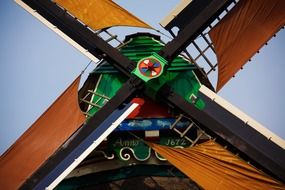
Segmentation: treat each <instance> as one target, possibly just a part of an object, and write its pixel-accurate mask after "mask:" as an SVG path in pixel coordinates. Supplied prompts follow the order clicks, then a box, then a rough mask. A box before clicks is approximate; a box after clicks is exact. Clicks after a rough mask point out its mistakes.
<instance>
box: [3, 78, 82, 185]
mask: <svg viewBox="0 0 285 190" xmlns="http://www.w3.org/2000/svg"><path fill="white" fill-rule="evenodd" d="M79 82H80V76H79V77H77V78H76V80H75V81H74V82H73V83H72V84H71V85H70V86H69V87H68V88H67V89H66V90H65V91H64V92H63V94H61V96H59V97H58V98H57V100H56V101H55V102H54V103H53V104H52V105H51V106H50V107H49V108H48V109H47V110H46V111H45V112H44V113H43V114H42V115H41V116H40V117H39V118H38V119H37V120H36V122H35V123H34V124H33V125H32V126H31V127H30V128H29V129H28V130H27V131H26V132H25V133H24V134H23V135H22V136H21V137H20V138H19V139H18V140H17V141H16V142H15V143H14V144H13V145H12V146H11V147H10V148H9V149H8V150H7V151H6V152H5V153H4V154H3V155H1V157H0V187H1V189H3V190H4V189H5V190H14V189H18V188H19V187H20V186H21V185H22V184H23V183H24V182H25V181H26V180H27V179H28V178H29V177H30V176H31V175H32V174H33V173H34V172H35V171H36V170H37V169H38V168H39V167H40V166H41V165H42V164H43V163H44V162H45V161H46V160H47V159H48V158H49V157H50V156H52V154H53V153H54V152H55V151H56V150H57V149H58V148H59V147H60V146H61V145H62V144H63V143H64V142H65V141H66V140H67V139H68V138H69V137H70V136H71V135H72V134H73V133H74V132H75V131H76V130H77V129H78V128H79V127H80V126H81V125H82V124H83V122H84V121H85V116H84V115H83V114H82V112H81V110H80V108H79V105H78V86H79Z"/></svg>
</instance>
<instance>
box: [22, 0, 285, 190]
mask: <svg viewBox="0 0 285 190" xmlns="http://www.w3.org/2000/svg"><path fill="white" fill-rule="evenodd" d="M22 2H24V3H25V4H27V5H28V6H29V7H31V8H32V9H34V10H36V11H37V12H38V13H39V14H40V15H41V16H42V17H44V18H45V19H46V20H47V21H48V22H50V23H52V24H53V25H54V26H56V27H57V28H58V29H60V30H61V31H62V32H64V33H65V34H66V35H68V36H69V37H70V38H71V39H73V40H74V41H75V42H77V43H78V44H79V45H81V46H82V47H84V48H85V49H87V50H88V51H89V52H90V53H91V54H93V55H94V56H96V57H97V58H103V59H105V60H106V61H108V62H109V63H110V64H112V65H113V66H114V67H116V68H117V69H118V70H119V71H120V72H121V73H122V74H124V75H126V76H127V77H130V79H129V80H128V81H127V83H126V84H125V85H124V86H123V87H122V88H121V89H120V90H119V91H118V93H117V94H116V95H115V97H114V98H113V99H111V100H110V101H109V102H108V103H107V104H106V106H104V107H103V108H102V109H100V110H99V111H98V113H97V114H95V116H93V117H92V118H91V119H90V120H89V121H88V122H87V124H86V125H85V126H84V127H83V128H82V130H80V131H79V132H78V134H76V135H75V136H74V138H72V139H70V142H69V143H68V144H67V145H66V147H62V148H61V149H60V150H58V152H57V153H56V154H55V155H54V156H53V157H52V158H50V159H48V160H47V162H46V163H45V164H44V165H43V166H42V167H41V168H40V169H39V170H38V171H36V172H35V173H34V174H33V175H32V176H31V178H29V179H28V180H27V181H26V183H25V184H24V185H23V186H22V187H21V189H34V188H35V187H36V186H37V184H38V183H39V182H40V181H41V180H42V179H44V178H45V177H46V176H47V175H48V174H49V173H50V172H51V171H52V170H53V168H54V167H55V166H57V164H59V163H60V162H61V161H62V160H63V159H64V158H65V157H67V156H68V154H70V153H71V151H72V150H73V149H74V148H75V147H76V146H77V145H78V144H80V142H82V141H83V140H84V138H86V137H87V136H88V135H89V134H90V133H92V131H94V130H95V129H96V128H97V127H98V126H99V125H100V124H101V123H102V122H104V120H105V118H107V117H108V115H109V114H111V113H112V111H113V110H115V109H117V108H118V107H119V106H120V105H122V103H123V102H125V101H126V100H129V99H130V98H131V97H132V96H134V94H136V92H137V91H143V86H144V82H143V81H142V80H141V79H139V78H137V77H135V76H131V71H133V70H134V68H135V67H136V65H135V63H133V62H132V61H130V60H129V59H128V58H126V57H125V56H123V55H122V54H121V53H120V52H119V51H118V50H117V49H115V48H113V47H112V46H110V45H109V44H107V42H105V41H104V40H102V39H100V38H99V37H97V36H96V35H95V34H94V33H93V32H92V31H90V30H89V29H88V28H87V27H86V26H84V25H83V24H82V23H80V22H79V21H77V20H76V19H75V18H74V17H72V16H71V15H69V14H68V13H67V12H66V11H64V10H63V9H61V8H60V7H58V6H57V5H56V4H55V3H53V2H52V1H50V0H22ZM194 2H195V3H194V4H193V5H191V4H190V6H197V5H199V7H200V10H201V11H199V12H197V13H196V14H195V15H193V18H192V19H191V20H189V22H187V23H186V24H185V27H184V28H183V30H182V31H180V33H179V34H178V36H177V37H176V38H175V39H174V40H173V41H171V42H169V43H168V44H167V45H166V46H165V47H164V48H163V49H162V50H161V51H160V52H159V54H160V55H161V56H162V57H164V58H165V59H166V60H167V61H168V62H171V61H172V60H173V59H174V58H175V57H176V56H177V55H178V54H179V53H180V52H181V51H182V50H183V49H184V48H185V47H186V46H187V45H188V43H189V42H190V41H192V40H194V39H195V38H196V37H197V36H198V34H199V32H201V31H203V30H204V27H206V26H207V25H208V24H209V23H211V22H212V21H213V20H214V19H215V16H216V15H218V14H220V13H221V12H222V10H223V9H224V8H225V7H226V6H227V5H228V4H229V3H231V2H232V1H231V0H212V1H211V2H209V4H207V5H206V6H205V7H204V8H203V6H204V4H200V3H199V2H201V1H194ZM145 94H147V93H145ZM157 95H158V96H159V97H160V98H161V97H163V98H164V101H165V102H166V103H167V104H168V105H170V106H174V107H175V108H177V109H178V110H181V111H182V112H183V113H185V114H187V115H188V116H189V117H191V118H193V119H194V120H195V121H196V122H197V123H199V124H201V125H202V126H203V127H205V128H206V129H207V130H209V131H210V132H212V133H213V134H215V135H216V136H217V137H219V138H221V139H223V140H224V141H226V142H227V143H229V144H230V145H232V146H233V147H235V148H237V149H238V150H239V151H240V152H242V153H243V154H245V155H247V156H248V157H249V158H250V159H252V160H254V161H255V162H256V163H257V165H258V166H261V167H262V168H263V169H264V170H266V171H267V172H269V173H270V174H271V175H273V176H274V177H277V178H278V179H279V180H281V181H283V182H285V163H284V160H285V152H284V149H282V148H281V147H279V146H278V145H276V144H275V143H273V142H271V141H270V140H268V139H267V138H266V137H265V136H263V135H261V134H260V133H259V132H257V131H255V130H253V129H252V128H251V127H250V126H247V124H245V123H244V122H242V121H241V120H239V119H238V118H237V117H236V116H235V115H234V114H231V113H229V112H227V111H226V110H225V109H223V108H221V107H219V106H218V105H216V103H214V102H212V101H210V100H209V99H208V98H207V97H206V96H205V97H203V94H201V96H202V98H203V100H205V101H206V105H207V106H206V108H205V109H204V110H197V109H196V108H195V107H194V106H193V105H191V104H189V103H188V102H187V101H186V100H185V99H183V98H182V97H181V96H180V95H178V94H176V93H175V92H173V91H172V90H171V88H170V87H169V86H167V85H164V86H163V87H162V88H161V90H160V91H159V92H158V94H157Z"/></svg>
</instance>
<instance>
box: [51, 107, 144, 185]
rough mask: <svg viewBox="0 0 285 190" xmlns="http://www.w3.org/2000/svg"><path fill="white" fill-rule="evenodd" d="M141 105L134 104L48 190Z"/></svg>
mask: <svg viewBox="0 0 285 190" xmlns="http://www.w3.org/2000/svg"><path fill="white" fill-rule="evenodd" d="M138 106H139V104H137V103H133V104H132V105H131V106H130V107H129V108H128V109H127V110H126V111H125V112H124V113H123V114H122V115H121V116H120V117H119V118H118V119H117V120H116V121H115V122H114V123H112V125H111V126H110V127H109V128H108V129H107V130H106V131H105V132H104V133H103V134H102V135H101V136H100V137H99V138H98V139H97V140H96V141H94V142H93V144H92V145H91V146H89V147H88V148H87V149H86V150H85V151H84V152H83V153H82V154H81V155H80V156H79V157H78V158H76V159H75V160H74V162H73V163H72V164H71V165H69V167H68V168H66V169H65V171H64V172H62V173H61V174H60V175H59V176H58V177H57V178H56V179H55V180H54V181H53V182H52V183H51V184H50V185H49V186H48V187H46V190H50V189H54V188H55V187H56V186H57V185H58V184H59V183H60V182H61V181H62V180H63V179H64V178H65V177H66V176H67V175H68V174H69V173H70V172H71V171H72V170H73V169H74V168H76V166H78V164H80V163H81V162H82V161H83V160H84V159H85V158H86V157H87V156H88V155H89V154H90V153H91V152H92V151H93V150H94V149H95V148H96V147H97V146H98V145H99V144H100V143H101V142H102V141H103V140H104V139H105V138H106V137H107V136H108V135H109V134H110V133H111V132H112V131H113V130H114V129H115V128H116V127H117V126H118V125H120V123H122V121H123V120H124V119H125V118H127V117H128V115H130V113H132V112H133V111H134V110H135V109H136V108H137V107H138Z"/></svg>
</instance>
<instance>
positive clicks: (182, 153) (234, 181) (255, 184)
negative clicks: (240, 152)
mask: <svg viewBox="0 0 285 190" xmlns="http://www.w3.org/2000/svg"><path fill="white" fill-rule="evenodd" d="M147 144H148V145H149V146H150V147H151V148H152V149H153V150H155V151H156V152H157V153H159V154H160V155H162V156H163V157H164V158H166V159H167V160H168V161H169V162H170V163H171V164H172V165H174V166H175V167H176V168H178V169H179V170H180V171H182V172H183V173H184V174H186V175H187V176H188V177H189V178H191V179H192V180H194V181H195V182H196V183H198V184H199V185H200V186H201V187H203V188H204V189H207V190H229V189H235V190H260V189H271V190H277V189H285V186H284V184H282V183H281V182H278V181H276V180H274V179H272V178H271V177H269V176H267V175H266V174H264V173H263V172H261V171H259V170H257V169H256V168H254V167H253V166H251V165H249V164H247V163H246V162H245V161H243V160H241V159H239V158H238V157H237V156H235V155H234V154H232V153H231V152H229V151H228V150H226V149H224V148H223V147H222V146H220V145H219V144H217V143H216V142H214V141H212V140H210V141H207V142H205V143H202V144H199V145H197V146H194V147H192V148H184V149H181V148H170V147H167V146H161V145H157V144H153V143H147Z"/></svg>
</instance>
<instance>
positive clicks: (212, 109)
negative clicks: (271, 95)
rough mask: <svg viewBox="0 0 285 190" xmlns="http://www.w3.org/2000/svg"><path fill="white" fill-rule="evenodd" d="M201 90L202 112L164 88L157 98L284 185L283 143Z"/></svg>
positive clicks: (209, 91)
mask: <svg viewBox="0 0 285 190" xmlns="http://www.w3.org/2000/svg"><path fill="white" fill-rule="evenodd" d="M202 89H203V90H200V91H199V95H198V97H200V98H201V99H202V100H203V101H205V105H206V106H205V108H203V109H202V110H199V109H197V108H195V107H194V106H193V105H191V104H189V103H188V102H187V101H185V99H184V98H183V97H181V96H180V95H178V94H177V93H175V92H174V91H173V90H172V89H171V87H169V86H167V85H166V86H164V87H163V88H162V89H161V90H160V92H159V97H165V100H166V102H167V103H168V104H169V105H171V106H174V107H176V108H178V109H180V111H182V112H184V113H185V114H187V115H188V116H189V117H191V118H193V119H194V120H195V121H196V122H197V123H200V124H201V125H202V126H204V127H205V128H206V129H207V130H209V131H211V132H214V133H215V135H217V136H219V137H220V138H222V139H224V140H225V141H227V142H228V143H229V144H231V145H233V146H234V147H235V148H237V149H238V150H240V151H241V152H242V153H244V154H246V155H247V156H248V157H249V158H251V159H252V160H254V161H255V162H257V163H258V164H259V165H261V166H262V167H264V168H265V169H266V170H267V171H269V172H270V173H272V174H274V175H275V176H276V177H277V178H278V179H280V180H282V181H285V164H284V161H283V160H284V159H285V151H284V148H285V141H284V140H282V139H281V138H280V137H278V136H276V135H274V134H273V133H272V132H270V131H269V130H266V129H265V128H264V127H261V126H258V125H256V124H255V123H256V122H255V121H254V120H253V119H251V118H250V117H248V116H245V114H243V113H242V112H240V111H238V112H239V113H237V111H236V110H237V108H234V107H233V106H231V105H229V104H228V103H225V101H224V100H223V99H222V98H221V97H218V95H216V94H215V93H213V92H212V91H211V90H209V89H207V88H206V87H202ZM213 99H214V100H216V101H213ZM217 100H220V101H217ZM219 102H221V103H219ZM231 110H235V111H231ZM238 116H240V117H238ZM252 126H256V127H255V128H253V127H252ZM262 131H263V132H262ZM262 133H263V134H262ZM271 139H274V140H271Z"/></svg>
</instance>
